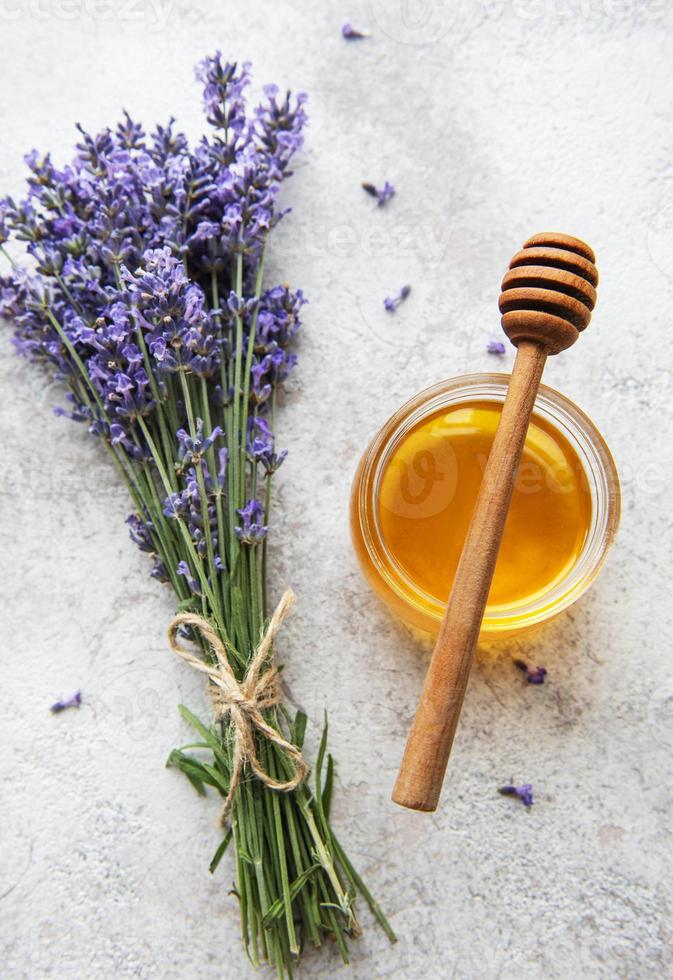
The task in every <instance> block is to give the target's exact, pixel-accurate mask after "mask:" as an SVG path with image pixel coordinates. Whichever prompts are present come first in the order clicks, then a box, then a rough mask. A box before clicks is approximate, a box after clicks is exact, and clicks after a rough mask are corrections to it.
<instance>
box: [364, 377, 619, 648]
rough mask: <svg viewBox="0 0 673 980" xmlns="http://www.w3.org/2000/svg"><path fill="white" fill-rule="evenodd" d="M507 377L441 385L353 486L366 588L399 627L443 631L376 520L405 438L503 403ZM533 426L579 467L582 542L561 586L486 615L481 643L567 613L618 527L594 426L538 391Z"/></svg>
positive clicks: (438, 611)
mask: <svg viewBox="0 0 673 980" xmlns="http://www.w3.org/2000/svg"><path fill="white" fill-rule="evenodd" d="M508 383H509V375H507V374H468V375H463V376H461V377H458V378H451V379H449V380H447V381H442V382H440V383H439V384H437V385H434V386H433V387H431V388H427V389H426V390H425V391H422V392H420V393H419V394H418V395H416V396H415V397H414V398H412V399H410V400H409V401H408V402H406V404H404V405H403V406H402V407H401V408H400V409H399V410H398V411H397V412H395V414H394V415H393V416H392V417H391V418H390V419H389V420H388V421H387V422H386V423H385V425H384V426H383V427H382V428H381V429H380V430H379V432H378V433H377V434H376V436H375V437H374V439H373V440H372V442H371V444H370V445H369V447H368V448H367V450H366V451H365V453H364V455H363V457H362V460H361V461H360V465H359V467H358V470H357V473H356V475H355V480H354V482H353V490H352V495H351V531H352V536H353V543H354V547H355V551H356V554H357V556H358V559H359V561H360V564H361V566H362V569H363V572H364V574H365V576H366V578H367V579H368V581H369V583H370V584H371V585H372V587H373V588H374V589H375V591H376V592H377V593H378V594H379V596H380V597H381V598H382V599H383V600H384V602H386V603H387V605H388V606H390V608H391V609H393V610H394V611H395V612H396V613H397V614H398V615H399V616H400V617H401V618H402V619H404V620H405V621H407V622H408V623H410V624H412V625H413V626H416V627H418V628H419V629H421V630H424V631H426V632H429V633H436V632H437V630H438V629H439V624H440V622H441V619H442V616H443V613H444V606H443V603H442V602H441V601H440V600H439V599H438V598H436V597H435V596H433V595H430V594H429V593H428V591H427V590H426V589H425V587H423V586H420V585H419V584H418V583H417V582H415V581H413V579H412V578H411V577H410V575H409V574H408V573H407V572H406V571H405V570H404V569H403V568H402V567H401V565H400V564H399V563H398V562H397V561H396V559H395V557H394V556H393V554H392V553H391V549H390V547H389V546H388V544H387V543H386V540H385V539H384V536H383V534H382V527H381V520H380V518H379V507H378V503H379V497H380V490H381V481H382V477H383V474H384V472H385V471H386V467H387V466H388V464H389V462H390V461H391V460H392V459H393V457H394V456H395V453H396V450H397V449H398V448H399V447H400V446H401V444H402V441H403V440H404V438H405V436H407V435H408V434H409V433H410V432H411V430H412V429H414V428H415V427H417V426H418V424H419V423H421V422H422V421H423V420H424V419H429V418H430V416H433V415H436V414H437V413H438V412H441V410H442V409H453V408H455V407H456V406H460V405H461V404H464V405H466V406H467V405H470V404H474V403H475V402H478V403H487V402H495V403H500V404H501V403H502V402H503V401H504V399H505V394H506V392H507V385H508ZM534 418H538V419H540V420H541V421H542V423H543V424H545V423H546V425H547V427H551V428H552V429H553V430H555V431H556V432H558V433H559V434H560V435H561V437H563V438H564V439H565V440H566V442H567V443H568V444H569V445H570V446H571V448H572V450H573V451H574V453H575V454H576V456H577V458H578V459H579V461H580V463H581V468H582V471H583V477H584V478H585V479H586V488H587V490H588V493H589V497H590V501H591V513H590V517H589V519H588V525H587V531H586V534H585V537H584V541H583V543H582V545H581V547H580V549H579V551H578V554H577V556H576V559H575V560H574V561H573V563H572V565H571V566H570V567H569V568H568V569H567V570H565V571H564V574H563V577H562V578H561V580H560V581H555V582H553V583H552V584H551V586H550V587H549V588H548V589H546V590H542V591H537V592H536V593H535V594H534V595H533V596H532V597H526V598H525V599H524V600H522V601H521V602H520V603H518V604H514V605H513V606H512V605H511V604H510V605H508V606H507V607H506V608H503V607H502V606H491V605H488V606H487V607H486V612H485V615H484V619H483V622H482V629H481V638H482V639H483V640H486V639H494V638H496V637H498V636H500V637H503V636H510V635H512V634H514V633H517V632H520V631H522V630H526V629H530V628H531V627H533V626H537V625H538V624H540V623H542V622H544V621H545V620H548V619H551V617H553V616H556V615H557V614H558V613H560V612H561V611H562V610H563V609H567V608H568V606H570V605H571V604H572V603H573V602H575V601H576V600H577V599H578V598H579V597H580V596H581V595H582V594H583V593H584V592H586V590H587V589H588V588H589V586H590V585H591V583H592V582H593V581H594V579H595V578H596V576H597V575H598V573H599V571H600V569H601V567H602V565H603V562H604V561H605V558H606V556H607V553H608V550H609V548H610V545H611V544H612V541H613V540H614V537H615V534H616V531H617V527H618V524H619V514H620V502H621V493H620V486H619V477H618V474H617V469H616V467H615V463H614V460H613V458H612V455H611V453H610V450H609V449H608V447H607V445H606V443H605V440H604V439H603V437H602V436H601V434H600V432H599V431H598V429H597V428H596V426H595V425H594V424H593V422H592V421H591V419H590V418H589V417H588V416H587V415H585V413H584V412H582V410H581V409H579V408H578V407H577V406H576V405H574V404H573V403H572V402H571V401H570V400H569V399H568V398H566V397H565V396H564V395H562V394H560V393H559V392H558V391H555V390H554V389H553V388H549V387H547V386H546V385H540V390H539V393H538V396H537V399H536V402H535V408H534Z"/></svg>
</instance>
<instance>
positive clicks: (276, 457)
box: [247, 415, 287, 476]
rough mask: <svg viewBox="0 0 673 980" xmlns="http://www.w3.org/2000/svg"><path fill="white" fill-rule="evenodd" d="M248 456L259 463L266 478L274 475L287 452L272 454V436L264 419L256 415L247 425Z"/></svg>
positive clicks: (284, 450)
mask: <svg viewBox="0 0 673 980" xmlns="http://www.w3.org/2000/svg"><path fill="white" fill-rule="evenodd" d="M247 449H248V456H249V458H250V459H251V460H252V461H253V462H258V463H261V464H262V466H263V467H264V470H265V472H266V474H267V476H269V475H271V474H272V473H275V472H276V470H277V469H278V467H279V466H280V465H281V463H282V462H283V460H284V459H285V457H286V456H287V450H286V449H283V450H282V451H281V452H280V453H276V452H274V436H273V432H272V431H271V427H270V425H269V423H268V422H267V421H266V419H265V418H263V417H262V416H260V415H258V416H256V417H255V418H252V419H250V422H249V425H248V446H247Z"/></svg>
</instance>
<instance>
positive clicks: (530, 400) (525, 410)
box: [393, 340, 547, 810]
mask: <svg viewBox="0 0 673 980" xmlns="http://www.w3.org/2000/svg"><path fill="white" fill-rule="evenodd" d="M546 359H547V349H546V347H544V346H541V345H539V344H536V343H533V342H531V341H527V340H525V341H521V342H520V344H519V348H518V351H517V355H516V360H515V363H514V370H513V371H512V377H511V380H510V383H509V389H508V392H507V397H506V398H505V403H504V405H503V409H502V415H501V418H500V423H499V425H498V429H497V431H496V434H495V439H494V440H493V446H492V448H491V452H490V454H489V457H488V462H487V464H486V469H485V470H484V477H483V480H482V484H481V489H480V491H479V495H478V497H477V502H476V504H475V508H474V513H473V515H472V520H471V522H470V527H469V530H468V532H467V537H466V538H465V544H464V545H463V551H462V554H461V558H460V562H459V564H458V569H457V571H456V577H455V580H454V583H453V589H452V591H451V596H450V597H449V601H448V604H447V607H446V612H445V613H444V619H443V620H442V625H441V628H440V631H439V636H438V637H437V642H436V644H435V649H434V650H433V653H432V660H431V661H430V667H429V668H428V673H427V676H426V678H425V684H424V686H423V692H422V694H421V700H420V704H419V706H418V711H417V713H416V717H415V719H414V724H413V727H412V729H411V734H410V735H409V740H408V742H407V747H406V750H405V752H404V758H403V759H402V765H401V766H400V771H399V774H398V776H397V781H396V783H395V789H394V790H393V800H394V801H395V803H399V804H400V806H406V807H409V808H410V809H412V810H434V809H435V808H436V807H437V802H438V800H439V794H440V792H441V788H442V782H443V780H444V773H445V771H446V765H447V762H448V760H449V754H450V752H451V745H452V743H453V737H454V734H455V731H456V726H457V724H458V717H459V715H460V709H461V707H462V704H463V697H464V696H465V688H466V687H467V679H468V677H469V674H470V668H471V666H472V659H473V657H474V651H475V647H476V644H477V639H478V637H479V629H480V627H481V621H482V619H483V616H484V610H485V608H486V600H487V599H488V593H489V590H490V587H491V580H492V578H493V572H494V570H495V563H496V560H497V558H498V551H499V548H500V542H501V539H502V534H503V530H504V527H505V521H506V520H507V513H508V511H509V504H510V500H511V497H512V490H513V488H514V481H515V478H516V472H517V469H518V466H519V462H520V460H521V452H522V450H523V445H524V442H525V440H526V433H527V431H528V424H529V422H530V417H531V413H532V411H533V405H534V403H535V396H536V394H537V390H538V386H539V383H540V378H541V376H542V371H543V369H544V365H545V361H546Z"/></svg>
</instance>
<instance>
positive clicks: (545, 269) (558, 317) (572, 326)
mask: <svg viewBox="0 0 673 980" xmlns="http://www.w3.org/2000/svg"><path fill="white" fill-rule="evenodd" d="M595 261H596V257H595V255H594V253H593V251H592V250H591V249H590V248H589V246H588V245H587V244H586V243H585V242H583V241H581V240H580V239H579V238H573V237H572V236H571V235H561V234H559V233H558V232H545V233H543V234H541V235H533V237H532V238H529V239H528V241H527V242H526V243H525V244H524V246H523V248H522V249H521V251H520V252H517V253H516V255H515V256H514V258H513V259H512V261H511V262H510V264H509V269H508V271H507V272H506V273H505V278H504V279H503V280H502V287H501V288H502V292H501V294H500V299H499V301H498V305H499V307H500V312H501V313H502V319H501V321H500V322H501V323H502V329H503V330H504V331H505V333H506V334H507V336H508V337H509V339H510V340H511V342H512V343H513V344H514V346H515V347H517V346H518V345H519V343H520V342H521V341H522V340H531V341H533V342H534V343H536V344H541V345H543V346H544V347H546V349H547V351H548V353H549V354H558V353H559V351H562V350H565V349H566V347H570V346H571V344H574V343H575V341H576V340H577V338H578V337H579V335H580V331H581V330H584V328H585V327H586V326H587V324H588V323H589V320H590V319H591V311H592V310H593V308H594V306H595V305H596V287H597V285H598V270H597V269H596V266H595V264H594V263H595Z"/></svg>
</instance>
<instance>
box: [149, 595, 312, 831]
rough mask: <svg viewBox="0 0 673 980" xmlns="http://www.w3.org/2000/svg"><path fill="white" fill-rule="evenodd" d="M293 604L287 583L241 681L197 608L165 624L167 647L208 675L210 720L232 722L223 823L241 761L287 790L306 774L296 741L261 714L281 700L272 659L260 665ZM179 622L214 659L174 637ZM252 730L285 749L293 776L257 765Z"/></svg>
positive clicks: (274, 786) (266, 781)
mask: <svg viewBox="0 0 673 980" xmlns="http://www.w3.org/2000/svg"><path fill="white" fill-rule="evenodd" d="M293 604H294V592H293V591H292V589H288V590H287V591H286V592H285V594H284V595H283V597H282V599H281V600H280V602H279V603H278V605H277V607H276V611H275V612H274V614H273V616H272V617H271V619H270V621H269V625H268V626H267V628H266V631H265V632H264V634H263V635H262V638H261V640H260V642H259V645H258V647H257V650H256V651H255V653H254V656H253V657H252V659H251V661H250V664H249V666H248V669H247V671H246V673H245V676H244V678H243V680H242V681H241V682H240V683H239V682H238V681H237V680H236V677H235V675H234V672H233V671H232V669H231V667H230V665H229V661H228V660H227V652H226V650H225V647H224V644H223V643H222V641H221V639H220V637H219V636H218V635H217V633H216V632H215V630H214V629H213V626H212V624H211V623H209V622H208V620H207V619H204V618H203V617H202V616H198V615H196V613H179V614H178V615H177V616H175V617H174V619H173V620H172V621H171V623H170V625H169V627H168V642H169V643H170V645H171V650H173V652H174V653H177V655H178V656H179V657H182V659H183V660H184V661H185V662H186V663H188V664H189V666H190V667H193V668H194V670H199V671H201V673H202V674H206V676H207V677H208V678H209V680H210V685H209V687H208V693H209V694H210V699H211V702H212V705H213V711H214V715H215V720H216V721H222V720H223V719H225V718H227V717H228V718H229V719H230V722H231V726H232V731H233V741H234V750H233V754H232V765H231V776H230V780H229V792H228V793H227V796H226V799H225V801H224V807H223V808H222V823H225V821H226V818H227V815H228V814H229V811H230V809H231V805H232V803H233V800H234V796H235V794H236V790H237V789H238V786H239V783H240V781H241V776H242V775H243V770H244V768H245V766H246V764H247V765H249V766H250V768H251V769H252V771H253V772H254V774H255V775H256V776H257V778H258V779H259V780H260V781H261V782H263V783H264V785H265V786H268V787H269V788H270V789H278V790H282V791H283V792H286V793H287V792H289V791H290V790H292V789H296V787H297V786H299V784H300V783H301V782H302V780H303V779H305V777H306V776H307V774H308V766H307V764H306V762H305V761H304V757H303V756H302V754H301V752H300V751H299V749H298V748H297V747H296V745H293V744H292V743H291V742H288V741H287V739H285V738H283V736H282V735H281V734H280V733H279V732H277V731H276V729H275V728H273V727H272V726H271V725H269V724H268V722H267V721H266V720H265V719H264V715H263V714H262V712H263V711H264V710H265V709H267V708H272V707H273V706H274V705H276V704H279V703H280V701H281V697H282V695H281V690H280V678H279V675H278V667H277V666H276V664H275V663H271V665H270V666H268V668H267V669H266V670H264V666H265V664H266V662H267V659H268V658H269V656H270V655H271V654H272V647H273V641H274V638H275V636H276V633H277V632H278V630H279V629H280V627H281V626H282V624H283V621H284V619H285V617H286V616H287V614H288V612H289V611H290V609H291V608H292V606H293ZM183 626H191V627H192V629H196V630H198V631H199V633H200V634H201V636H202V637H203V639H204V640H205V641H206V642H207V643H208V645H209V646H210V648H211V650H212V651H213V654H214V656H215V663H213V664H210V663H206V661H205V660H203V659H202V658H201V657H200V656H198V655H197V654H195V653H192V651H191V650H187V649H185V647H183V646H180V644H179V643H178V641H177V633H178V630H179V629H180V628H181V627H183ZM255 731H257V733H258V734H259V735H263V736H264V737H265V738H267V739H268V740H269V742H273V744H274V745H277V746H278V747H279V748H281V749H283V750H284V751H285V752H286V753H287V755H288V756H289V757H290V759H291V760H292V763H293V766H294V776H292V778H291V779H288V780H286V781H285V782H282V781H281V780H278V779H274V778H273V776H270V775H269V773H268V772H266V770H265V769H263V768H262V766H261V764H260V761H259V757H258V755H257V747H256V745H255Z"/></svg>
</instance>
